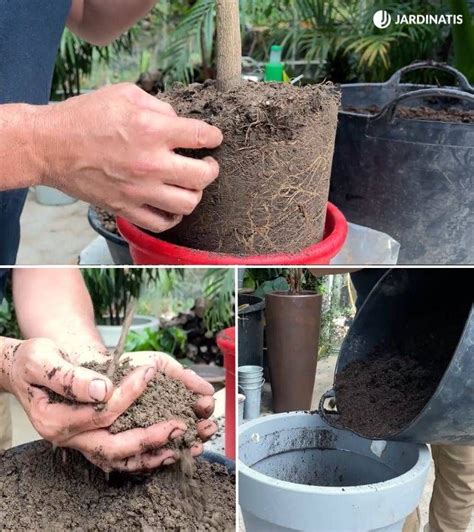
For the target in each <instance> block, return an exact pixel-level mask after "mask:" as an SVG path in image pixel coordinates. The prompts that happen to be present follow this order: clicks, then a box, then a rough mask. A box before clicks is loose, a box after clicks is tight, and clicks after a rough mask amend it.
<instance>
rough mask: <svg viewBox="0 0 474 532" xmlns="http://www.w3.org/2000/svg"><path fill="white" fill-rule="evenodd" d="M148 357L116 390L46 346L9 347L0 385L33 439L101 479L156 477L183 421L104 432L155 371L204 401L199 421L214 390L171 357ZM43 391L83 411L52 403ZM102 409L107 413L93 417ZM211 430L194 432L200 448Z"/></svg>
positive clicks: (208, 426) (210, 426)
mask: <svg viewBox="0 0 474 532" xmlns="http://www.w3.org/2000/svg"><path fill="white" fill-rule="evenodd" d="M153 355H156V356H153ZM153 355H152V354H147V355H146V356H142V359H141V362H140V364H141V365H140V366H139V367H137V368H136V369H135V370H134V371H133V372H131V373H130V374H129V375H127V377H126V378H125V379H124V380H123V381H122V383H121V384H120V386H118V387H116V388H114V386H113V384H112V382H111V381H110V380H109V379H108V378H107V377H105V376H103V375H101V374H99V373H96V372H94V371H92V370H89V369H86V368H82V367H80V366H76V365H73V364H71V363H70V362H69V361H68V360H67V356H66V355H64V354H63V353H61V352H60V351H59V349H58V348H57V347H56V346H55V344H54V343H53V342H51V341H50V340H46V339H33V340H26V341H23V342H19V341H11V342H8V343H7V344H6V345H5V347H4V349H3V353H2V370H3V371H2V373H1V376H0V384H1V387H2V388H3V389H4V390H7V391H9V392H11V393H13V394H14V395H15V396H16V397H17V399H18V400H19V401H20V403H21V404H22V406H23V408H24V409H25V411H26V413H27V415H28V417H29V418H30V421H31V422H32V424H33V426H34V427H35V429H36V430H37V431H38V432H39V434H40V435H41V436H42V437H43V438H45V439H47V440H48V441H51V442H52V443H54V444H55V445H58V446H61V447H70V448H74V449H77V450H78V451H80V452H82V453H83V454H84V455H85V456H86V457H87V458H88V459H89V460H90V461H91V462H93V463H95V464H96V465H98V466H99V467H101V468H102V469H104V470H106V471H110V470H122V471H136V470H146V469H154V468H156V467H159V466H161V465H168V464H171V463H173V462H175V461H176V458H177V457H176V456H175V452H174V451H172V450H169V449H163V447H164V446H165V445H166V444H167V443H169V441H170V440H172V439H174V438H179V437H181V436H183V434H184V433H185V431H186V428H187V427H186V425H185V424H184V423H183V422H182V421H179V420H168V421H165V422H162V423H157V424H155V425H152V426H151V427H148V428H146V429H133V430H129V431H126V432H123V433H120V434H115V435H113V434H111V433H110V432H109V431H108V430H107V427H109V426H110V425H111V424H112V423H113V422H114V421H115V420H116V419H117V418H118V417H119V416H120V415H121V414H122V413H123V412H124V411H125V410H127V409H128V408H129V406H131V405H132V404H133V402H134V401H135V400H136V399H137V398H138V397H139V396H140V395H141V394H142V393H143V391H144V390H145V389H146V387H147V385H148V383H149V382H150V380H151V379H153V378H154V376H155V375H156V371H157V370H158V369H159V370H161V371H164V372H165V373H167V374H168V375H170V376H172V377H174V378H179V379H180V380H182V381H183V382H184V383H185V384H186V386H187V387H188V388H190V389H192V390H193V391H195V392H196V393H200V394H202V395H203V397H202V398H201V399H200V400H199V401H198V402H197V403H196V412H197V413H198V415H199V417H202V418H203V419H204V418H207V417H209V416H210V415H211V414H212V411H213V406H214V403H213V399H212V392H213V390H212V386H210V385H208V384H207V383H206V382H205V381H202V380H201V379H199V377H197V376H196V375H195V374H194V373H192V372H189V371H188V370H184V369H183V368H182V367H181V366H180V364H178V363H177V362H175V361H174V360H173V359H171V357H168V356H167V355H162V354H153ZM168 359H169V360H168ZM142 362H143V364H142ZM47 389H48V390H52V391H54V392H56V393H57V394H59V395H61V396H63V397H67V398H69V399H72V400H74V401H76V402H77V403H84V404H82V405H79V406H78V405H70V404H68V403H51V402H50V397H49V394H48V392H47V391H46V390H47ZM102 402H105V403H106V406H105V408H103V409H98V408H97V404H98V403H102ZM215 430H216V426H215V424H214V423H213V422H211V421H201V422H200V423H199V424H198V433H199V436H200V437H201V439H202V440H203V441H205V440H206V439H208V438H209V437H210V436H211V435H212V434H213V433H214V432H215ZM201 452H202V445H197V446H196V447H195V448H193V449H192V454H193V455H198V454H200V453H201Z"/></svg>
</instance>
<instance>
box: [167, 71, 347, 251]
mask: <svg viewBox="0 0 474 532" xmlns="http://www.w3.org/2000/svg"><path fill="white" fill-rule="evenodd" d="M159 98H161V99H164V100H166V101H168V102H169V103H171V105H173V107H174V108H175V110H176V111H177V113H178V114H179V115H181V116H185V117H189V118H197V119H202V120H205V121H206V122H208V123H210V124H212V125H215V126H217V127H219V128H220V129H221V130H222V132H223V134H224V142H223V144H222V146H220V147H219V148H218V149H216V150H211V151H207V150H201V151H199V152H191V153H190V152H189V151H188V152H187V153H186V154H187V155H190V154H192V155H193V156H196V157H203V156H206V155H212V156H213V157H214V158H215V159H217V161H218V162H219V164H220V169H221V171H220V176H219V178H218V179H217V180H216V181H215V183H213V184H212V185H211V186H209V187H208V188H207V189H206V191H205V193H204V197H203V200H202V202H201V203H200V205H199V206H198V208H197V209H196V210H195V211H194V213H193V214H191V215H190V216H188V217H186V218H185V219H184V220H183V222H182V223H180V224H179V225H178V226H177V227H175V228H173V229H171V230H170V231H167V232H166V233H163V234H161V235H160V238H164V239H165V240H169V241H171V242H174V243H176V244H179V245H183V246H187V247H191V248H195V249H201V250H207V251H217V252H221V253H232V254H238V255H248V254H256V253H258V254H262V253H275V252H282V253H294V252H297V251H300V250H301V249H303V248H305V247H307V246H309V245H311V244H314V243H317V242H319V241H320V240H321V239H322V237H323V232H324V223H325V216H326V204H327V199H328V191H329V179H330V174H331V164H332V157H333V151H334V141H335V134H336V126H337V113H338V106H339V93H338V91H337V90H336V89H335V87H334V86H333V85H331V84H329V83H327V84H322V85H311V86H305V87H296V86H292V85H290V84H267V83H255V82H245V83H244V85H242V86H241V87H239V88H238V89H234V90H230V91H228V92H224V93H222V92H219V91H217V89H216V87H215V83H214V82H213V81H207V82H205V83H204V84H202V85H201V84H193V85H190V86H189V87H176V88H174V89H173V90H172V91H170V92H168V93H165V94H162V95H159Z"/></svg>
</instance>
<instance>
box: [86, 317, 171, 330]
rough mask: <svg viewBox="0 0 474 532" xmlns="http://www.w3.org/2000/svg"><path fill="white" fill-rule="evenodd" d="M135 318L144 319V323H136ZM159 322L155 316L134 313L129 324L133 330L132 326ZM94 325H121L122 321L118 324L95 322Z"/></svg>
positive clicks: (157, 323)
mask: <svg viewBox="0 0 474 532" xmlns="http://www.w3.org/2000/svg"><path fill="white" fill-rule="evenodd" d="M136 320H142V321H143V320H144V321H146V323H137V322H136ZM159 323H160V320H159V319H158V318H157V317H155V316H148V315H147V314H135V316H134V317H133V321H132V325H131V329H132V330H133V328H134V327H137V326H139V327H142V326H148V325H152V324H156V325H159ZM96 327H102V328H104V327H120V328H121V327H122V323H121V324H120V325H112V324H110V323H98V324H96Z"/></svg>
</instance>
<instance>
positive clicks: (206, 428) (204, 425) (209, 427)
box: [196, 419, 217, 442]
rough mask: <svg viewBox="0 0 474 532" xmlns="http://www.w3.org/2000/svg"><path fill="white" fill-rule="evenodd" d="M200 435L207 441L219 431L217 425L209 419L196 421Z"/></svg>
mask: <svg viewBox="0 0 474 532" xmlns="http://www.w3.org/2000/svg"><path fill="white" fill-rule="evenodd" d="M196 429H197V431H198V435H199V437H200V438H201V440H202V441H203V442H205V441H207V440H208V439H209V438H210V437H211V436H213V435H214V434H215V433H216V432H217V425H216V423H214V421H211V420H209V419H207V420H204V421H199V422H198V423H196Z"/></svg>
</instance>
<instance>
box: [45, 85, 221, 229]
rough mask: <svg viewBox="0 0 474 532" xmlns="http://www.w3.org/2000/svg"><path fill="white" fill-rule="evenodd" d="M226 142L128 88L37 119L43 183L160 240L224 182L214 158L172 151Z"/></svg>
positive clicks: (213, 130)
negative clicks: (212, 185)
mask: <svg viewBox="0 0 474 532" xmlns="http://www.w3.org/2000/svg"><path fill="white" fill-rule="evenodd" d="M221 142H222V133H221V132H220V130H219V129H217V128H215V127H213V126H210V125H208V124H206V123H205V122H202V121H198V120H192V119H187V118H179V117H178V116H177V115H176V113H175V112H174V110H173V109H172V107H171V106H170V105H169V104H167V103H164V102H161V101H160V100H158V99H157V98H155V97H152V96H150V95H149V94H147V93H146V92H144V91H143V90H141V89H139V88H138V87H136V86H135V85H132V84H129V83H124V84H119V85H112V86H109V87H105V88H103V89H101V90H98V91H96V92H94V93H92V94H87V95H83V96H78V97H76V98H71V99H69V100H67V101H66V102H63V103H60V104H57V105H51V106H47V107H39V108H38V111H37V112H36V120H35V147H36V149H37V150H39V153H40V155H41V158H42V160H44V161H45V163H44V165H43V166H44V167H43V169H42V180H41V182H42V183H43V184H46V185H51V186H54V187H56V188H59V189H60V190H62V191H64V192H66V193H69V194H71V195H73V196H75V197H77V198H79V199H82V200H85V201H87V202H89V203H91V204H93V205H97V206H100V207H104V208H106V209H108V210H109V211H111V212H113V213H114V214H118V215H120V216H123V217H124V218H126V219H128V220H130V221H131V222H132V223H135V224H136V225H139V226H141V227H143V228H145V229H149V230H150V231H155V232H161V231H165V230H167V229H170V228H171V227H173V226H175V225H176V224H177V223H179V222H180V221H181V219H182V217H183V215H188V214H190V213H191V212H192V211H193V210H194V209H195V207H196V206H197V205H198V203H199V202H200V200H201V198H202V193H203V190H204V189H205V188H206V187H207V186H208V185H209V184H210V183H212V182H213V181H214V180H215V179H216V178H217V176H218V174H219V166H218V164H217V162H216V161H215V160H214V159H213V158H211V157H205V158H204V159H202V160H198V159H193V158H190V157H185V156H183V155H178V154H177V153H175V151H174V150H176V149H177V148H190V149H203V148H210V149H212V148H216V147H217V146H219V145H220V144H221Z"/></svg>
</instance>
